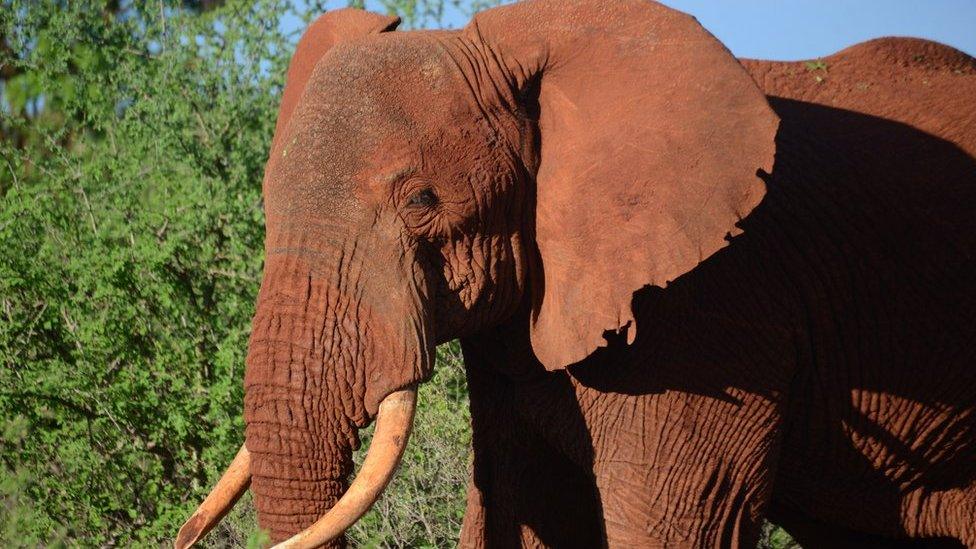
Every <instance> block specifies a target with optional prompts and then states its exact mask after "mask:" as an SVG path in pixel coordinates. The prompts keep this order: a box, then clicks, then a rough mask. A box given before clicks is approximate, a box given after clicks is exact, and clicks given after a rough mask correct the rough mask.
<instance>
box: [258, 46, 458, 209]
mask: <svg viewBox="0 0 976 549" xmlns="http://www.w3.org/2000/svg"><path fill="white" fill-rule="evenodd" d="M418 34H419V35H420V36H416V37H410V38H409V39H399V38H386V37H385V36H381V37H377V38H371V39H370V40H362V41H356V42H353V43H351V44H348V45H347V44H342V45H339V46H337V47H335V48H334V49H333V50H331V51H330V52H329V53H328V54H326V55H325V56H323V58H322V60H320V61H319V63H318V64H317V65H316V67H315V70H314V71H313V73H312V76H311V78H310V79H309V82H308V84H307V87H306V88H305V91H304V92H303V94H302V96H301V99H300V100H299V102H298V104H297V106H296V108H295V111H294V114H293V115H292V117H291V120H290V121H289V122H288V124H287V125H286V127H285V128H284V136H283V137H284V138H283V139H281V140H280V142H281V145H280V146H279V147H277V149H276V150H275V151H273V152H272V157H271V158H269V161H268V169H267V172H266V174H265V175H266V176H265V193H266V209H267V210H268V213H269V215H272V214H275V213H283V214H285V213H294V212H295V211H297V210H299V209H305V210H327V211H335V210H337V209H338V210H351V209H352V206H353V203H354V202H355V199H356V197H357V195H361V194H362V193H361V192H360V190H361V189H359V188H358V187H360V186H362V185H364V184H365V183H366V182H367V181H369V180H370V178H372V177H373V176H374V175H376V174H375V173H374V172H377V173H378V172H384V173H385V172H389V171H391V170H403V169H409V168H410V167H411V166H407V165H405V164H406V163H408V162H409V158H410V156H411V155H410V154H409V151H411V150H413V151H417V152H419V151H420V150H422V149H425V148H429V146H430V145H431V143H433V142H435V141H440V140H443V136H441V135H440V134H441V133H442V131H443V129H444V128H445V127H446V123H445V120H442V119H443V118H445V117H447V118H452V117H454V118H456V117H457V116H459V115H461V114H462V113H463V112H466V111H467V110H468V109H469V108H470V106H469V105H468V102H467V101H465V97H463V96H462V94H459V93H458V91H459V90H461V89H464V88H463V87H462V85H461V84H462V82H463V79H462V76H461V74H460V71H459V70H458V69H457V67H456V66H455V65H453V64H451V61H450V57H448V56H447V55H446V54H445V53H444V49H443V48H442V47H441V46H439V45H438V42H437V41H436V40H429V39H425V38H424V37H425V36H426V34H425V33H418ZM428 38H429V37H428ZM415 156H417V160H418V161H419V155H415ZM393 163H400V164H404V165H402V166H400V165H398V166H393V165H391V164H393Z"/></svg>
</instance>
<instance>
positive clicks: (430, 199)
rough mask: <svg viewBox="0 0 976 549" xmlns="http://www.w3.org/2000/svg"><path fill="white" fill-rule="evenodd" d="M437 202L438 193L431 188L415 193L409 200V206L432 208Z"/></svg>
mask: <svg viewBox="0 0 976 549" xmlns="http://www.w3.org/2000/svg"><path fill="white" fill-rule="evenodd" d="M436 204H437V195H436V194H434V191H432V190H431V189H424V190H422V191H420V192H417V193H415V194H414V195H413V196H411V197H410V200H408V201H407V205H408V206H412V207H420V208H430V207H432V206H435V205H436Z"/></svg>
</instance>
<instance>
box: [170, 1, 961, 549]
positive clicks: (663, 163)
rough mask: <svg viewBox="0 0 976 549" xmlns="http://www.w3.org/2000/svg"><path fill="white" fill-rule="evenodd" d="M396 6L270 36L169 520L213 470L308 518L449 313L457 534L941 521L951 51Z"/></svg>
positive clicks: (267, 523) (571, 537) (956, 423)
mask: <svg viewBox="0 0 976 549" xmlns="http://www.w3.org/2000/svg"><path fill="white" fill-rule="evenodd" d="M396 25H397V20H396V19H395V18H389V17H384V16H380V15H376V14H371V13H368V12H363V11H356V10H339V11H335V12H331V13H328V14H326V15H324V16H323V17H321V18H320V19H319V20H318V21H316V22H315V23H314V24H313V25H312V26H311V27H310V28H309V30H308V32H307V33H306V34H305V36H304V37H303V38H302V40H301V42H300V43H299V45H298V50H297V51H296V53H295V56H294V58H293V60H292V65H291V68H290V70H289V73H288V81H287V87H286V88H285V91H284V97H283V99H282V105H281V111H280V114H279V118H278V123H277V127H276V130H275V136H274V141H273V143H272V146H271V153H270V157H269V160H268V164H267V168H266V172H265V178H264V197H265V203H264V204H265V211H266V215H267V238H266V249H265V252H266V257H267V258H266V263H265V274H264V280H263V283H262V286H261V291H260V295H259V298H258V303H257V310H256V313H255V316H254V321H253V331H252V334H251V340H250V348H249V351H248V356H247V370H246V375H245V390H246V395H245V401H244V418H245V421H246V424H247V430H246V436H245V444H244V447H242V448H241V451H240V453H239V454H238V457H237V458H236V459H235V460H234V463H233V464H232V465H231V467H230V469H229V470H228V472H227V473H226V474H225V475H224V477H223V478H222V479H221V481H220V483H219V484H218V486H217V487H216V488H215V489H214V491H213V493H212V494H211V495H210V496H209V497H208V498H207V500H206V501H205V502H204V504H203V505H202V506H201V507H200V509H199V510H198V511H197V513H195V514H194V515H193V517H191V519H190V520H189V521H188V522H187V524H186V525H185V526H184V528H183V529H182V530H181V532H180V535H179V538H178V541H177V546H178V547H185V546H187V545H189V544H192V543H193V542H194V541H195V540H197V539H198V538H199V537H200V536H202V535H203V534H204V533H206V531H207V530H208V529H210V528H211V527H212V526H213V525H214V523H215V522H216V521H217V520H219V519H220V517H221V516H222V515H223V513H225V512H226V510H227V509H228V508H229V507H230V506H231V505H232V504H233V501H234V500H235V499H236V497H237V496H238V495H239V494H240V493H241V492H243V490H244V489H246V488H247V487H248V486H250V489H251V490H252V491H253V493H254V501H255V505H256V507H257V513H258V521H259V523H260V525H261V526H262V527H263V528H265V529H267V530H268V531H270V533H271V536H272V539H273V540H274V541H276V542H282V541H285V540H288V541H287V542H286V546H288V547H311V546H317V545H320V544H327V545H341V544H342V543H343V538H342V532H343V531H344V530H345V529H346V528H347V527H348V526H349V525H351V524H352V523H353V522H354V521H355V520H356V519H357V518H358V517H359V516H361V514H362V513H363V512H365V510H366V509H367V508H368V507H369V505H371V503H372V502H373V501H374V500H375V498H376V497H378V495H379V494H380V493H381V491H382V489H383V488H384V486H385V485H386V483H387V482H388V481H389V479H390V477H391V476H392V474H393V471H394V469H395V467H396V465H397V463H398V460H399V458H400V455H401V452H402V450H403V447H404V445H405V444H406V443H407V437H408V435H409V432H410V426H411V421H412V418H413V409H414V403H415V398H416V396H415V395H416V387H417V385H418V384H420V383H422V382H423V381H424V380H426V379H427V378H429V376H430V375H431V371H432V368H433V367H434V362H433V358H432V357H433V356H434V352H433V351H434V347H435V346H436V345H437V344H438V343H441V342H445V341H448V340H451V339H454V338H460V339H461V342H462V346H463V350H464V357H465V367H466V369H467V375H468V382H469V389H470V395H471V413H472V423H473V429H474V438H473V452H474V462H473V466H472V474H471V480H470V484H469V492H468V503H467V510H466V515H465V521H464V527H463V532H462V537H461V540H460V541H461V544H462V545H463V546H470V547H512V546H519V545H521V546H532V547H536V546H554V547H599V546H604V545H606V546H611V547H652V546H668V547H719V546H721V547H727V546H738V545H748V544H754V543H755V542H756V540H757V537H758V535H759V530H760V525H761V521H762V519H763V518H764V517H768V518H770V519H772V520H773V521H775V522H778V523H780V524H782V525H783V526H785V527H786V528H787V530H788V531H789V532H791V533H792V534H793V535H794V536H795V537H796V538H797V539H798V540H799V541H800V542H801V543H802V544H804V545H807V546H810V547H813V546H829V547H843V546H845V545H849V546H891V545H894V544H908V543H912V540H915V541H914V542H917V543H922V544H929V545H939V544H944V545H947V546H952V545H955V546H961V545H968V546H969V547H976V320H974V317H976V61H974V59H973V58H971V57H969V56H967V55H965V54H963V53H961V52H959V51H956V50H953V49H951V48H948V47H945V46H942V45H939V44H935V43H931V42H926V41H923V40H915V39H881V40H875V41H872V42H867V43H864V44H859V45H857V46H853V47H851V48H848V49H846V50H843V51H841V52H839V53H837V54H836V55H833V56H831V57H828V58H826V59H824V60H821V61H819V62H816V63H806V64H804V63H779V62H765V61H748V60H746V61H742V62H740V61H738V60H736V59H735V58H734V57H732V55H731V54H730V53H729V52H728V51H727V50H726V49H725V48H724V47H723V46H722V44H721V43H719V42H718V41H717V40H716V39H715V38H714V37H712V36H711V35H710V34H709V33H708V32H706V31H705V30H704V29H702V28H701V27H700V26H699V24H698V23H697V22H696V21H695V20H694V19H693V18H691V17H689V16H687V15H684V14H682V13H679V12H677V11H673V10H671V9H669V8H666V7H664V6H661V5H658V4H655V3H651V2H647V1H643V0H609V1H596V0H579V1H577V0H529V1H526V2H523V3H519V4H515V5H510V6H505V7H500V8H495V9H491V10H488V11H485V12H482V13H480V14H479V15H477V16H476V17H475V18H474V19H473V20H472V21H471V23H470V24H469V25H468V26H467V27H465V28H463V29H461V30H457V31H418V32H393V30H394V28H395V27H396ZM374 420H375V421H376V423H377V426H376V432H375V437H374V440H373V443H372V446H371V447H370V449H369V455H368V458H367V461H366V463H365V464H364V465H363V467H362V469H361V470H360V471H359V473H358V474H356V475H355V478H354V480H353V482H352V484H351V485H348V486H347V482H346V480H347V477H348V476H349V475H350V474H351V473H352V462H351V457H350V456H351V452H352V449H353V448H354V447H355V446H356V445H357V444H358V439H357V430H358V429H361V428H363V427H364V426H366V425H367V424H369V423H370V422H371V421H374ZM293 536H294V537H293ZM289 538H290V539H289Z"/></svg>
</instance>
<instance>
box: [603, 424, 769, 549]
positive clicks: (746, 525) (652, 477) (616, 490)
mask: <svg viewBox="0 0 976 549" xmlns="http://www.w3.org/2000/svg"><path fill="white" fill-rule="evenodd" d="M703 409H704V408H703ZM650 419H651V418H650V417H645V420H647V421H648V423H650ZM698 419H699V421H705V422H707V423H712V424H715V425H724V426H728V427H731V428H733V429H734V424H732V422H731V421H730V420H729V419H730V418H725V423H718V422H714V423H713V422H710V421H707V420H705V419H704V418H698ZM679 425H680V421H679V422H677V425H672V426H671V427H670V428H669V427H666V426H663V425H662V426H659V429H656V430H657V431H659V432H661V433H664V434H667V433H668V432H669V431H673V430H674V429H675V427H678V426H679ZM685 427H687V428H688V430H687V431H685V432H683V433H680V434H675V435H674V437H673V439H671V440H668V441H662V440H657V441H653V440H651V439H650V438H649V437H648V438H646V439H645V440H647V444H646V446H645V448H653V449H654V451H652V452H650V453H645V454H644V456H635V455H630V456H627V455H621V454H624V453H625V452H623V451H621V450H622V449H623V448H625V446H623V444H621V445H614V444H601V445H600V447H601V448H608V449H611V451H612V452H614V453H616V454H617V455H616V456H613V457H611V456H600V457H599V458H598V460H597V462H596V463H595V466H594V472H595V477H596V479H597V485H598V488H599V492H600V498H601V502H602V504H603V513H604V519H605V523H606V526H605V527H606V537H607V545H608V546H609V547H695V548H704V547H714V548H718V547H723V548H725V547H740V546H743V547H751V546H755V544H756V542H757V541H758V538H759V535H760V532H761V526H762V520H763V513H764V511H765V506H766V504H767V500H768V497H769V492H770V490H769V487H770V477H771V471H772V470H773V469H774V467H775V465H774V460H773V459H772V458H773V457H774V455H775V454H774V452H773V451H771V448H774V447H775V441H774V436H775V435H774V434H773V433H765V434H764V435H760V436H766V437H769V438H768V441H767V442H769V443H770V444H768V445H767V444H766V443H763V444H759V445H757V447H756V448H755V451H752V452H748V453H742V454H740V453H739V452H738V450H739V449H738V448H736V447H734V446H733V445H732V444H729V445H727V446H711V447H710V446H709V443H707V442H705V441H704V440H703V439H701V438H698V437H697V436H696V434H695V433H696V430H697V428H695V427H693V426H692V425H686V426H685ZM679 430H680V428H679ZM623 431H629V428H626V427H625V428H624V429H623ZM732 432H735V431H734V430H733V431H732ZM730 436H731V438H734V439H739V438H741V439H743V440H749V439H750V438H751V437H753V436H756V432H749V431H743V432H741V433H740V434H736V435H730ZM760 440H761V439H760ZM638 448H639V446H638Z"/></svg>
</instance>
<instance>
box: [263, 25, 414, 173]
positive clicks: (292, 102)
mask: <svg viewBox="0 0 976 549" xmlns="http://www.w3.org/2000/svg"><path fill="white" fill-rule="evenodd" d="M399 24H400V18H399V17H395V16H389V15H380V14H378V13H373V12H369V11H364V10H360V9H355V8H343V9H338V10H334V11H330V12H328V13H325V14H323V15H320V16H319V18H318V19H316V20H315V21H314V22H312V24H311V25H309V27H308V29H306V30H305V34H303V35H302V38H301V39H300V40H299V41H298V46H296V48H295V53H294V54H293V55H292V57H291V63H290V64H289V65H288V75H287V77H286V79H285V89H284V91H283V92H282V94H281V107H280V108H279V109H278V121H277V123H276V124H275V133H274V139H273V140H272V142H271V158H272V159H273V158H276V156H277V155H276V154H275V153H276V152H277V149H278V141H279V139H280V136H281V135H282V134H283V133H284V130H285V127H286V126H287V125H288V120H289V119H290V118H291V115H292V112H294V110H295V106H296V105H297V104H298V100H299V99H300V98H301V97H302V93H303V92H304V91H305V85H306V84H307V83H308V79H309V78H310V77H311V76H312V70H313V69H314V68H315V65H316V63H318V61H319V59H321V58H322V56H323V55H325V54H326V52H328V51H329V50H330V49H332V47H333V46H335V45H336V44H339V43H340V42H346V41H349V40H355V39H357V38H361V37H363V36H367V35H370V34H378V33H381V32H389V31H393V30H395V29H396V28H397V25H399Z"/></svg>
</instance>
